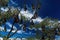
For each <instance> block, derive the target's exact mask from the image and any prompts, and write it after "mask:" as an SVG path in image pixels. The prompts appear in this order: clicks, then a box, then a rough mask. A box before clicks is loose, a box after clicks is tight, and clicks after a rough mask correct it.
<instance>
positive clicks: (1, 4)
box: [0, 0, 9, 6]
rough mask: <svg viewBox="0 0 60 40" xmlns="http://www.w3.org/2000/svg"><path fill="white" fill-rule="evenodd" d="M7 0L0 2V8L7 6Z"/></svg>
mask: <svg viewBox="0 0 60 40" xmlns="http://www.w3.org/2000/svg"><path fill="white" fill-rule="evenodd" d="M8 1H9V0H0V6H7V3H8Z"/></svg>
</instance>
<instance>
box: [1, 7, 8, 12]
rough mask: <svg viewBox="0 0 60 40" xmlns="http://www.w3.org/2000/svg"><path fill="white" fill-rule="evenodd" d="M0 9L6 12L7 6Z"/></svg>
mask: <svg viewBox="0 0 60 40" xmlns="http://www.w3.org/2000/svg"><path fill="white" fill-rule="evenodd" d="M1 10H2V11H4V12H7V11H8V10H9V9H8V8H4V7H1Z"/></svg>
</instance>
